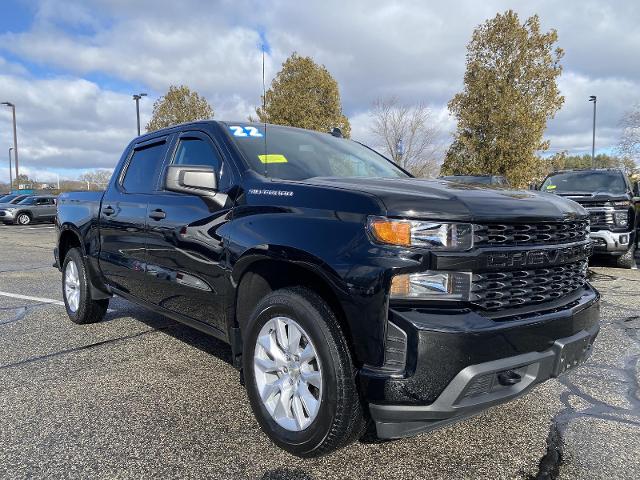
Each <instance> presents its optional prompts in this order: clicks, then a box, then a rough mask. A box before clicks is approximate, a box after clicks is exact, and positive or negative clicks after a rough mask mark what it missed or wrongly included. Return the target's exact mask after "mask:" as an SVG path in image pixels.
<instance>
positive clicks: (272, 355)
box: [242, 288, 364, 457]
mask: <svg viewBox="0 0 640 480" xmlns="http://www.w3.org/2000/svg"><path fill="white" fill-rule="evenodd" d="M242 357H243V369H244V373H245V383H246V387H247V393H248V396H249V401H250V402H251V407H252V409H253V412H254V414H255V416H256V418H257V419H258V422H259V423H260V426H261V427H262V430H263V431H264V432H265V433H266V434H267V435H268V436H269V437H270V438H271V440H272V441H273V442H274V443H275V444H277V445H278V446H280V447H281V448H283V449H285V450H287V451H288V452H290V453H292V454H294V455H297V456H300V457H317V456H320V455H324V454H327V453H329V452H331V451H333V450H335V449H337V448H340V447H342V446H344V445H346V444H347V443H349V442H350V441H352V440H354V439H355V438H356V437H357V436H358V435H359V434H360V433H361V432H362V431H363V425H364V419H363V413H362V406H361V403H360V398H359V395H358V392H357V389H356V384H355V369H354V367H353V363H352V361H351V355H350V352H349V348H348V346H347V342H346V340H345V337H344V335H343V334H342V331H341V329H340V326H339V324H338V321H337V320H336V317H335V315H334V313H333V312H332V311H331V309H330V308H329V306H328V305H327V304H326V302H324V300H322V298H321V297H319V296H318V295H317V294H315V293H314V292H312V291H310V290H308V289H305V288H286V289H282V290H277V291H275V292H272V293H270V294H268V295H267V296H266V297H265V298H264V299H263V300H262V301H261V302H260V304H259V305H258V306H257V307H256V309H255V310H254V313H253V315H252V316H251V318H250V320H249V323H248V325H247V332H246V336H245V339H244V348H243V355H242Z"/></svg>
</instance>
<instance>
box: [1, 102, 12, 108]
mask: <svg viewBox="0 0 640 480" xmlns="http://www.w3.org/2000/svg"><path fill="white" fill-rule="evenodd" d="M1 105H6V106H7V107H15V105H14V104H13V103H11V102H2V104H1Z"/></svg>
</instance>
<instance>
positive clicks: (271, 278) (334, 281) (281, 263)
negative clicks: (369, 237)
mask: <svg viewBox="0 0 640 480" xmlns="http://www.w3.org/2000/svg"><path fill="white" fill-rule="evenodd" d="M275 252H279V254H275ZM285 252H286V254H285ZM338 278H339V277H338V276H337V273H335V271H333V269H331V268H330V267H328V266H327V265H325V264H323V262H322V261H321V260H320V259H317V258H315V257H313V256H311V255H309V254H307V253H305V252H302V251H299V250H296V249H278V248H276V249H272V248H269V249H267V250H266V251H264V250H262V251H260V250H253V251H250V252H247V253H246V254H245V255H243V256H242V257H241V258H240V259H239V260H238V262H237V263H236V265H235V266H234V269H233V272H232V285H233V287H234V292H233V295H232V298H233V302H232V305H230V307H231V312H232V314H231V315H230V319H231V321H232V324H231V325H230V327H232V328H237V329H239V331H240V332H239V333H240V335H241V337H242V338H244V332H245V331H246V325H247V322H248V320H249V318H250V315H251V314H252V313H253V309H254V307H255V305H256V304H257V303H258V302H259V300H260V299H261V298H263V297H264V296H265V295H267V294H268V293H270V292H272V291H275V290H279V289H281V288H286V287H293V286H301V287H305V288H308V289H310V290H312V291H314V292H315V293H316V294H318V295H319V296H320V297H321V298H322V299H323V300H324V301H325V302H326V303H327V304H328V305H329V307H330V308H331V309H332V311H333V312H334V314H335V316H336V318H337V320H338V323H339V324H340V328H341V330H342V332H343V334H344V336H345V338H346V340H347V344H348V345H349V349H350V350H351V354H352V358H353V360H354V362H357V360H356V356H355V348H354V343H353V338H352V332H351V328H350V325H349V321H348V318H347V314H346V312H345V309H344V307H343V304H342V298H343V297H344V295H346V294H347V292H346V290H345V288H344V287H343V286H341V285H340V284H339V280H338ZM237 345H238V346H241V342H239V343H237ZM239 353H241V352H234V354H239Z"/></svg>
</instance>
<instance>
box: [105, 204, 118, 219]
mask: <svg viewBox="0 0 640 480" xmlns="http://www.w3.org/2000/svg"><path fill="white" fill-rule="evenodd" d="M102 213H104V214H105V215H106V216H107V217H108V216H109V215H113V214H114V213H116V211H115V210H114V209H113V207H112V206H111V205H108V206H106V207H104V208H103V209H102Z"/></svg>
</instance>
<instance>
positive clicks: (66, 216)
mask: <svg viewBox="0 0 640 480" xmlns="http://www.w3.org/2000/svg"><path fill="white" fill-rule="evenodd" d="M56 222H57V223H56V225H57V247H56V249H55V257H56V265H57V266H58V268H59V269H60V270H61V272H62V291H63V296H64V302H65V305H66V309H67V313H68V315H69V317H70V319H71V320H72V321H74V322H76V323H90V322H97V321H99V320H101V319H102V318H103V317H104V315H105V312H106V311H107V305H108V302H109V299H110V298H111V297H112V296H113V295H118V296H121V297H124V298H125V299H128V300H130V301H132V302H135V303H137V304H139V305H142V306H144V307H146V308H148V309H150V310H153V311H155V312H158V313H160V314H162V315H166V316H168V317H170V318H173V319H175V320H177V321H179V322H182V323H184V324H187V325H189V326H191V327H194V328H196V329H199V330H201V331H202V332H204V333H206V334H209V335H213V336H214V337H217V338H219V339H221V340H223V341H225V342H228V343H229V344H230V352H231V360H230V362H231V363H232V364H233V365H234V366H236V367H237V368H239V369H240V371H241V374H240V378H241V380H242V381H243V383H244V385H245V387H246V390H247V396H248V399H249V402H250V404H251V407H252V409H253V412H254V414H255V416H256V418H257V420H258V423H259V424H260V426H261V428H262V429H263V430H264V431H265V433H266V434H267V435H268V436H269V437H270V438H271V440H272V441H273V442H274V443H276V444H277V445H279V446H280V447H282V448H284V449H286V450H288V451H289V452H291V453H293V454H295V455H298V456H302V457H312V456H318V455H322V454H326V453H328V452H331V451H333V450H335V449H337V448H340V447H342V446H345V445H347V444H348V443H349V442H351V441H354V440H356V439H358V438H362V437H363V436H366V437H368V438H371V436H372V435H377V437H378V438H380V439H396V438H400V437H404V436H409V435H414V434H417V433H420V432H424V431H429V430H432V429H435V428H438V427H441V426H443V425H447V424H449V423H452V422H457V421H459V420H461V419H464V418H466V417H469V416H471V415H474V414H476V413H478V412H480V411H482V410H484V409H486V408H488V407H489V406H492V405H496V404H500V403H503V402H506V401H508V400H511V399H514V398H516V397H519V396H521V395H523V394H525V393H526V392H528V391H530V390H531V389H532V388H533V387H535V386H536V385H537V384H539V383H541V382H544V381H545V380H548V379H549V378H553V377H557V376H559V375H561V374H563V373H564V372H565V371H567V370H569V369H572V368H574V367H575V366H576V365H578V364H580V363H581V362H583V361H584V360H585V359H586V358H587V357H588V356H589V354H590V352H591V350H592V345H593V342H594V340H595V338H596V335H597V333H598V330H599V294H598V292H597V291H596V290H594V288H593V287H592V286H591V285H590V284H589V282H588V281H587V262H588V258H589V255H590V253H591V244H590V241H589V238H588V234H589V218H588V214H587V212H586V211H585V210H584V209H583V208H582V207H581V206H580V205H578V204H577V203H575V202H572V201H570V200H566V199H564V198H561V197H559V196H557V195H549V194H546V193H542V192H535V191H533V192H532V191H514V190H507V189H500V190H495V189H488V188H484V187H482V186H474V185H464V184H456V183H451V182H446V181H441V180H431V181H429V180H423V179H417V178H413V177H412V176H411V175H410V174H408V173H407V172H405V171H404V170H402V169H401V168H399V167H398V166H396V165H395V164H394V163H392V162H391V161H390V160H388V159H386V158H385V157H383V156H381V155H379V154H378V153H376V152H375V151H374V150H371V149H369V148H368V147H366V146H364V145H362V144H359V143H357V142H354V141H351V140H348V139H345V138H340V137H339V136H338V135H335V132H334V135H329V134H324V133H319V132H312V131H308V130H303V129H297V128H291V127H283V126H276V125H264V124H256V123H243V122H240V123H228V122H221V121H203V122H196V123H190V124H185V125H179V126H176V127H172V128H167V129H163V130H159V131H156V132H152V133H148V134H146V135H143V136H141V137H138V138H136V139H134V140H133V141H132V142H131V143H130V144H129V145H128V146H127V148H126V149H125V151H124V153H123V154H122V157H121V159H120V162H119V163H118V165H117V167H116V169H115V171H114V174H113V177H112V179H111V181H110V183H109V185H108V187H107V189H106V191H105V192H104V193H98V192H80V193H67V194H62V195H61V196H60V197H59V201H58V215H57V220H56ZM216 388H217V386H216V383H215V379H213V378H212V383H211V390H212V392H214V391H215V390H216ZM219 393H220V394H222V392H219ZM211 398H212V400H211V401H212V402H213V401H215V394H213V395H212V396H211Z"/></svg>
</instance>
